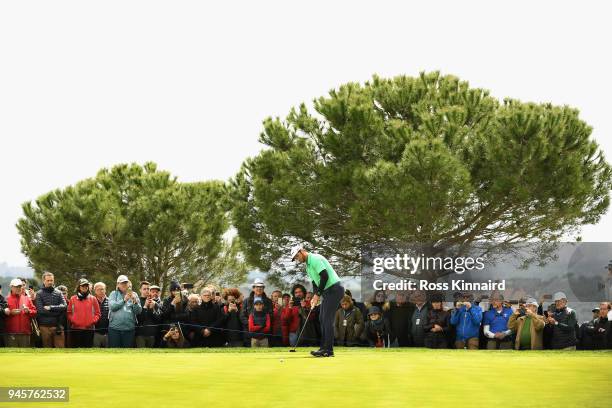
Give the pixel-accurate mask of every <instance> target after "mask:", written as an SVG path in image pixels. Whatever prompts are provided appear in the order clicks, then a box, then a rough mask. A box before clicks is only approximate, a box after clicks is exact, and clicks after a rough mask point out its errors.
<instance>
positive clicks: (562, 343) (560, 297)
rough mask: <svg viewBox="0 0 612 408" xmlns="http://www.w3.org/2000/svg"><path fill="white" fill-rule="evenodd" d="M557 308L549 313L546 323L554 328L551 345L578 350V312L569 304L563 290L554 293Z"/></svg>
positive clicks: (557, 348)
mask: <svg viewBox="0 0 612 408" xmlns="http://www.w3.org/2000/svg"><path fill="white" fill-rule="evenodd" d="M553 301H554V302H555V310H554V312H553V313H549V314H548V318H547V319H546V324H547V325H548V326H550V327H551V329H552V338H551V347H552V348H553V349H554V350H576V312H575V311H574V310H573V309H570V308H569V307H568V306H567V297H566V296H565V293H563V292H557V293H555V294H554V295H553Z"/></svg>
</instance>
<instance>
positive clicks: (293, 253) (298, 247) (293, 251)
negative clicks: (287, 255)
mask: <svg viewBox="0 0 612 408" xmlns="http://www.w3.org/2000/svg"><path fill="white" fill-rule="evenodd" d="M302 249H304V247H303V246H301V245H295V246H294V247H293V248H291V260H292V261H293V259H294V258H295V256H296V255H297V253H298V252H300V251H301V250H302Z"/></svg>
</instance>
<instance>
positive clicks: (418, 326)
mask: <svg viewBox="0 0 612 408" xmlns="http://www.w3.org/2000/svg"><path fill="white" fill-rule="evenodd" d="M430 309H431V306H430V305H429V304H427V303H425V304H424V305H423V306H421V310H419V309H418V308H417V307H416V305H415V307H414V309H413V311H412V318H411V319H410V324H411V327H410V338H411V340H412V345H413V346H416V347H423V346H424V345H425V326H426V325H427V323H428V322H427V318H428V315H429V310H430Z"/></svg>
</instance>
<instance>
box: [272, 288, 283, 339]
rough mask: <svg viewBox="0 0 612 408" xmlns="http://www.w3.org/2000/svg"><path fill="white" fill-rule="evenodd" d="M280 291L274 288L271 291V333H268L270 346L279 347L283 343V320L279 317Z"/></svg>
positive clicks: (280, 305) (280, 310) (280, 308)
mask: <svg viewBox="0 0 612 408" xmlns="http://www.w3.org/2000/svg"><path fill="white" fill-rule="evenodd" d="M281 295H282V292H281V291H280V290H275V291H274V292H272V298H271V301H272V310H271V313H270V319H271V321H272V333H271V335H270V347H279V346H282V345H283V327H282V325H283V322H282V319H281V314H282V309H283V307H282V304H281V303H280V298H281Z"/></svg>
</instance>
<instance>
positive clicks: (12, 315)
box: [3, 279, 36, 347]
mask: <svg viewBox="0 0 612 408" xmlns="http://www.w3.org/2000/svg"><path fill="white" fill-rule="evenodd" d="M10 286H11V291H10V293H9V294H8V296H7V297H6V307H5V308H4V311H3V313H4V315H5V319H6V327H5V333H6V334H5V338H4V343H5V345H6V347H30V336H31V335H32V319H33V318H35V317H36V307H35V306H34V304H33V303H32V300H31V299H30V297H29V296H28V295H27V294H26V292H25V291H24V290H23V282H22V281H21V279H13V280H11V283H10Z"/></svg>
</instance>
